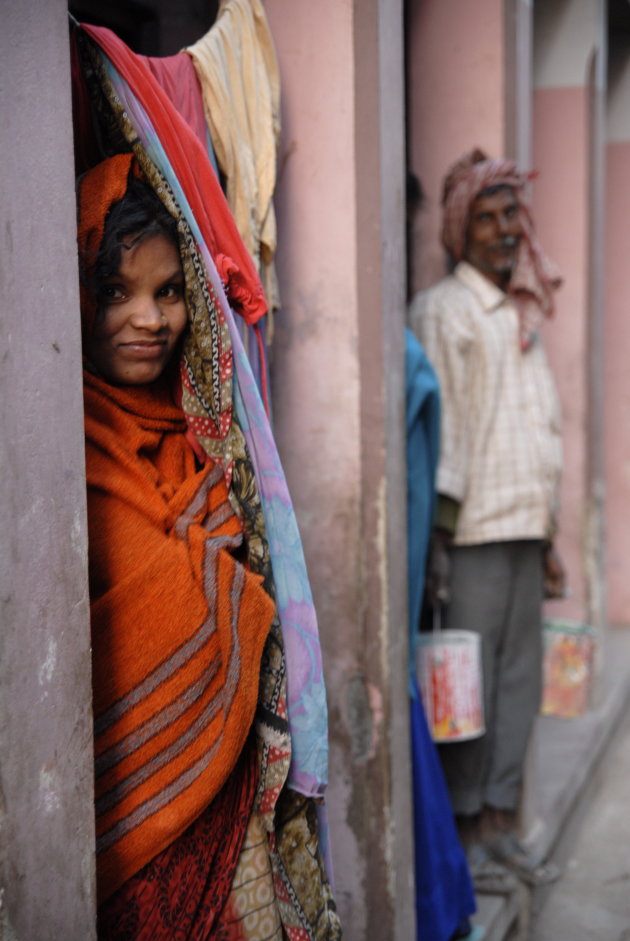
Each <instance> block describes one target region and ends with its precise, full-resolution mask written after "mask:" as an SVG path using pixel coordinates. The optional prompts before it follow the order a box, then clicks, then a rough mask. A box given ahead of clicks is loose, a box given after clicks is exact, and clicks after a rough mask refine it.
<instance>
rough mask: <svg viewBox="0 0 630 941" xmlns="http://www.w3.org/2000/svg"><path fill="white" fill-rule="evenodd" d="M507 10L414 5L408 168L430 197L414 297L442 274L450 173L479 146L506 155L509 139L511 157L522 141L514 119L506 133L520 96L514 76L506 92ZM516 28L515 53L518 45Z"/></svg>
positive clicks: (446, 3) (436, 2)
mask: <svg viewBox="0 0 630 941" xmlns="http://www.w3.org/2000/svg"><path fill="white" fill-rule="evenodd" d="M505 9H506V7H505V3H504V0H476V2H475V3H467V2H466V0H422V2H421V3H420V2H417V0H416V2H412V3H411V8H410V13H409V17H408V26H409V29H408V36H407V54H408V60H409V62H408V79H409V88H408V93H407V101H408V109H409V113H408V116H407V124H408V133H409V137H410V140H409V152H410V164H411V167H410V168H411V169H412V170H413V171H414V172H415V173H417V174H418V176H419V178H420V181H421V183H422V187H423V190H424V192H425V194H426V200H425V205H424V207H423V210H422V212H421V213H419V218H418V222H417V226H416V229H417V231H416V233H415V237H414V266H413V270H414V280H415V283H414V285H413V288H414V290H419V289H420V288H423V287H427V286H428V285H429V284H431V283H432V282H434V281H436V280H437V279H438V278H439V277H441V276H442V275H443V274H444V251H443V249H442V247H441V243H440V239H439V231H440V218H441V213H440V195H441V185H442V180H443V178H444V174H445V172H446V170H447V168H448V167H449V166H450V164H451V163H453V161H454V160H456V159H457V158H458V157H459V156H460V155H461V154H463V153H464V151H466V150H469V149H470V148H471V147H475V146H478V147H482V148H483V149H484V150H486V151H488V153H490V154H492V155H493V156H497V157H500V156H503V155H504V154H505V153H506V141H507V138H508V137H509V138H510V146H509V151H510V156H512V155H513V153H514V152H515V151H514V148H515V147H517V146H518V145H517V140H520V138H519V134H518V133H517V124H515V123H514V121H513V119H512V117H511V116H510V118H509V128H508V115H507V108H506V105H507V101H508V97H509V100H510V101H511V102H514V101H515V100H516V98H517V97H521V92H520V90H518V88H517V84H518V83H517V73H516V72H515V73H513V75H512V81H511V82H510V86H509V89H508V87H507V85H506V67H505V59H506V42H507V39H508V35H509V30H508V27H507V25H506V15H505ZM515 16H516V14H515V13H514V17H515ZM515 22H516V21H515V20H513V29H512V37H513V41H512V42H511V44H510V48H513V47H514V48H515V45H516V41H517V40H516V33H515V28H516V26H515ZM508 91H509V95H508ZM517 92H518V95H517ZM521 146H522V145H521Z"/></svg>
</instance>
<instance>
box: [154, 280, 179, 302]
mask: <svg viewBox="0 0 630 941" xmlns="http://www.w3.org/2000/svg"><path fill="white" fill-rule="evenodd" d="M183 293H184V286H183V285H182V284H176V283H172V284H165V285H164V286H163V287H161V288H160V291H159V295H160V297H163V298H165V299H166V300H179V298H180V297H182V296H183Z"/></svg>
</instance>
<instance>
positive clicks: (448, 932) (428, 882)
mask: <svg viewBox="0 0 630 941" xmlns="http://www.w3.org/2000/svg"><path fill="white" fill-rule="evenodd" d="M405 375H406V405H407V511H408V527H407V533H408V558H409V652H410V655H409V685H410V697H411V698H410V707H411V747H412V766H413V801H414V840H415V866H416V919H417V935H416V938H417V941H449V938H451V937H452V935H453V934H454V932H455V930H456V929H457V928H458V927H459V926H460V925H462V924H463V923H465V922H466V919H467V918H468V916H469V915H471V914H472V913H473V912H474V911H475V897H474V892H473V887H472V882H471V879H470V874H469V872H468V866H467V863H466V857H465V855H464V851H463V850H462V847H461V844H460V842H459V837H458V835H457V830H456V827H455V821H454V819H453V812H452V810H451V805H450V801H449V797H448V792H447V790H446V784H445V782H444V776H443V774H442V768H441V766H440V761H439V758H438V756H437V752H436V749H435V745H434V744H433V741H432V740H431V736H430V734H429V729H428V727H427V721H426V718H425V714H424V709H423V707H422V699H421V698H420V694H419V691H418V687H417V683H416V675H415V652H416V648H417V640H418V630H419V623H420V610H421V606H422V596H423V592H424V580H425V579H424V575H425V568H426V559H427V549H428V545H429V537H430V535H431V527H432V523H433V512H434V507H435V490H434V487H435V471H436V467H437V461H438V453H439V442H440V396H439V387H438V382H437V379H436V376H435V373H434V371H433V368H432V367H431V364H430V362H429V360H428V359H427V356H426V354H425V352H424V350H423V349H422V347H421V345H420V343H419V342H418V340H417V339H416V337H415V336H414V334H413V333H412V332H411V330H407V331H406V351H405Z"/></svg>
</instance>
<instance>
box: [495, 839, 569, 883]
mask: <svg viewBox="0 0 630 941" xmlns="http://www.w3.org/2000/svg"><path fill="white" fill-rule="evenodd" d="M486 847H487V850H488V853H489V855H490V857H491V858H492V859H494V860H495V861H496V862H497V863H498V864H500V865H503V866H507V868H508V869H510V870H511V871H512V872H513V873H515V874H516V875H517V876H518V878H519V879H520V880H521V881H522V882H524V883H525V884H526V885H529V886H533V887H534V888H535V887H537V886H541V885H549V884H550V883H551V882H555V881H556V879H557V878H558V876H559V875H560V869H559V867H558V866H556V864H555V863H552V862H547V863H539V864H536V863H535V862H534V860H533V859H532V857H531V856H530V855H529V854H528V852H527V850H526V849H525V848H524V847H523V846H522V844H521V843H519V841H518V840H517V839H516V837H515V836H514V834H513V833H510V832H505V833H498V834H497V835H496V836H495V837H494V838H493V839H492V840H491V841H490V842H489V843H486Z"/></svg>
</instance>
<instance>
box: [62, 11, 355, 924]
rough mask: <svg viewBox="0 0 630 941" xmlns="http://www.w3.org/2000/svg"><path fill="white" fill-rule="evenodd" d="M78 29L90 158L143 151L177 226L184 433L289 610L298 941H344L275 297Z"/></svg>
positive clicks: (281, 786) (259, 722)
mask: <svg viewBox="0 0 630 941" xmlns="http://www.w3.org/2000/svg"><path fill="white" fill-rule="evenodd" d="M78 32H80V36H79V37H78V38H77V37H75V40H76V41H77V43H78V45H79V47H80V48H79V53H78V55H77V54H76V50H75V51H73V62H74V63H75V67H77V68H79V67H80V71H81V73H82V76H77V82H79V84H80V80H81V77H82V79H83V81H84V84H85V85H86V86H87V89H86V88H85V87H84V88H82V89H79V90H78V92H77V94H76V95H75V100H77V101H78V102H79V114H80V115H82V116H83V121H84V122H86V124H85V128H86V133H87V127H88V125H87V122H88V121H89V122H91V123H92V125H93V133H94V135H95V138H96V140H95V141H91V142H88V143H86V145H85V148H84V150H83V151H82V152H83V153H84V155H86V157H87V158H89V157H90V155H91V159H92V162H94V161H93V156H94V154H95V153H96V152H98V151H99V150H100V156H101V158H102V157H104V156H107V155H108V154H111V153H116V152H133V153H134V155H135V157H136V159H137V161H138V164H139V167H140V170H141V173H142V175H143V176H144V178H145V179H146V180H147V182H149V184H150V185H151V187H152V188H153V189H154V190H155V192H156V193H157V194H158V196H159V197H160V199H161V200H162V202H163V203H164V204H165V206H166V208H167V209H168V211H169V212H170V213H171V214H172V215H174V216H175V217H176V218H177V220H178V230H179V239H180V253H181V255H182V263H183V271H184V280H185V293H186V306H187V310H188V317H189V324H188V331H187V334H186V338H185V341H184V348H183V356H182V363H181V381H180V385H181V408H182V410H183V414H184V417H185V423H186V432H185V434H186V436H187V439H188V441H189V443H190V444H192V446H193V450H194V451H195V453H197V454H199V453H200V452H201V453H202V455H203V456H204V457H206V458H209V459H210V462H211V463H214V464H216V465H217V466H218V467H220V469H221V473H222V477H223V482H224V485H225V486H226V487H227V493H228V499H229V506H231V507H233V508H234V510H235V511H236V514H237V516H238V517H239V519H240V523H241V526H242V527H243V529H244V532H245V543H246V548H247V554H248V557H247V563H248V567H249V569H250V570H251V572H252V573H256V574H260V575H261V576H262V578H263V581H264V587H265V589H266V591H267V593H268V594H269V595H270V596H271V597H272V598H273V599H274V600H275V603H276V612H277V613H276V616H275V617H274V618H273V621H272V624H271V628H270V630H269V634H268V637H267V640H266V643H265V645H264V650H263V652H262V661H261V669H260V678H259V688H258V700H257V705H256V717H255V721H254V729H255V733H256V750H257V755H258V759H257V762H258V784H257V791H256V800H255V809H256V812H257V815H258V817H259V819H260V820H261V822H262V824H263V826H264V828H265V830H266V831H267V834H268V839H269V847H270V851H271V861H272V867H273V873H274V884H275V888H276V893H277V896H278V902H279V905H280V909H281V912H282V921H283V929H284V930H285V932H286V934H287V936H288V937H289V938H290V939H293V938H295V939H298V938H302V937H308V938H313V939H317V941H319V939H322V941H324V939H332V938H335V937H337V936H338V933H339V926H338V919H337V917H336V914H335V907H334V901H333V900H332V895H331V893H330V886H329V885H328V882H327V878H326V875H325V872H324V868H323V861H322V858H321V853H320V849H319V848H318V824H317V815H318V810H317V808H316V806H315V805H314V804H313V802H312V798H320V797H321V796H322V795H323V793H324V790H325V786H326V782H327V761H328V736H327V709H326V695H325V687H324V680H323V673H322V661H321V651H320V645H319V639H318V630H317V622H316V616H315V611H314V606H313V600H312V595H311V590H310V586H309V581H308V576H307V573H306V566H305V561H304V555H303V550H302V545H301V540H300V536H299V531H298V528H297V523H296V519H295V514H294V511H293V508H292V504H291V500H290V497H289V493H288V489H287V484H286V480H285V477H284V473H283V470H282V467H281V464H280V460H279V457H278V453H277V449H276V447H275V443H274V440H273V435H272V433H271V429H270V426H269V420H268V417H267V414H266V411H265V408H264V405H263V402H262V400H261V396H260V393H259V389H258V386H257V383H256V380H255V377H254V374H253V372H252V369H251V366H250V363H249V360H248V357H247V355H246V353H245V350H244V347H243V343H242V340H241V334H240V330H239V328H238V326H237V321H236V315H238V316H240V317H242V318H244V319H245V321H246V322H249V323H255V322H256V321H257V320H258V319H259V318H260V317H261V316H262V315H263V314H264V312H265V310H266V302H265V298H264V292H263V290H262V286H261V283H260V279H259V275H258V272H257V271H256V268H255V265H254V264H253V262H252V260H251V258H250V256H249V253H248V252H247V250H246V248H245V246H244V245H243V243H242V240H241V238H240V235H239V233H238V231H237V228H236V225H235V223H234V220H233V217H232V214H231V212H230V209H229V206H228V204H227V202H226V200H225V197H224V195H223V192H222V190H221V187H220V185H219V182H218V180H217V177H216V174H215V172H214V170H213V168H212V165H211V163H210V160H209V157H208V154H207V151H206V150H205V149H204V147H203V144H202V143H201V141H200V140H199V137H198V136H197V135H196V134H195V131H194V130H193V129H192V128H191V127H190V126H189V124H188V123H187V121H186V120H184V118H182V117H181V116H180V115H179V113H178V112H177V110H176V108H175V107H174V105H173V102H172V101H171V99H170V98H169V96H168V95H167V94H166V93H165V91H164V90H163V88H162V87H161V85H160V84H159V82H158V81H157V79H156V78H155V75H154V74H153V70H152V69H150V68H149V67H148V65H147V63H146V61H144V60H143V58H142V57H139V56H136V55H135V54H134V53H132V52H131V51H130V50H129V49H128V48H127V47H126V46H125V44H124V43H123V42H122V41H121V40H120V39H118V37H116V36H115V35H114V34H113V33H111V32H110V31H109V30H106V29H102V28H99V27H92V26H87V25H86V26H82V28H81V30H80V31H78ZM86 105H87V106H89V111H90V114H89V116H86V114H85V109H86ZM81 109H82V110H81ZM79 120H81V118H80V119H79ZM235 311H236V315H235ZM178 506H179V509H180V510H181V512H183V511H184V509H185V507H184V506H183V505H182V506H180V505H179V504H178ZM195 506H196V504H195ZM195 545H196V546H197V550H198V549H199V547H198V545H197V543H195ZM197 550H195V551H197ZM263 633H265V632H263ZM245 724H246V723H245ZM320 832H321V831H320ZM324 837H325V834H324ZM307 847H310V849H308V850H307ZM323 849H324V850H325V846H324V847H323ZM300 932H301V933H300Z"/></svg>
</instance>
